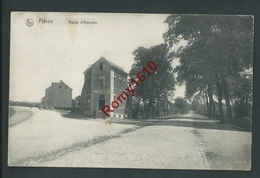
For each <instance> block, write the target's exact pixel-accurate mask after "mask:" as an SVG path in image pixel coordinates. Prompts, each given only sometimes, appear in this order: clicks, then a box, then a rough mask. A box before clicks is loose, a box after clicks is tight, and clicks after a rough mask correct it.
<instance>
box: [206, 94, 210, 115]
mask: <svg viewBox="0 0 260 178" xmlns="http://www.w3.org/2000/svg"><path fill="white" fill-rule="evenodd" d="M205 98H206V103H207V113H208V118H209V117H210V114H209V100H208V94H206V97H205Z"/></svg>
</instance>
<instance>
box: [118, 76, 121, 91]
mask: <svg viewBox="0 0 260 178" xmlns="http://www.w3.org/2000/svg"><path fill="white" fill-rule="evenodd" d="M118 89H121V78H120V79H119V81H118Z"/></svg>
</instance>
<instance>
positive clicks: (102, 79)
mask: <svg viewBox="0 0 260 178" xmlns="http://www.w3.org/2000/svg"><path fill="white" fill-rule="evenodd" d="M99 86H100V87H102V88H103V87H106V78H105V76H99Z"/></svg>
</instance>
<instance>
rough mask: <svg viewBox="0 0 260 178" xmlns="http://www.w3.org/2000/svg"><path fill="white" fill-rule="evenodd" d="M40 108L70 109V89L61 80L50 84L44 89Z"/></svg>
mask: <svg viewBox="0 0 260 178" xmlns="http://www.w3.org/2000/svg"><path fill="white" fill-rule="evenodd" d="M41 105H42V107H46V108H60V109H62V108H70V107H71V106H72V89H71V88H70V87H69V86H68V85H67V84H66V83H64V82H63V81H62V80H61V81H60V82H59V83H57V82H52V83H51V86H49V87H48V88H47V89H45V96H44V97H43V98H42V99H41Z"/></svg>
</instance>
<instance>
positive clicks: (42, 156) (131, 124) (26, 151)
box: [8, 12, 254, 170]
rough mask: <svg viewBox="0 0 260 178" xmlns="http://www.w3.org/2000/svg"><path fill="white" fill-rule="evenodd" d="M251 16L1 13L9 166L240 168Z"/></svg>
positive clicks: (247, 159)
mask: <svg viewBox="0 0 260 178" xmlns="http://www.w3.org/2000/svg"><path fill="white" fill-rule="evenodd" d="M253 27H254V18H253V16H245V15H236V16H235V15H234V16H231V15H184V14H127V13H67V12H66V13H61V12H59V13H57V12H12V13H11V32H10V33H11V40H10V42H11V43H10V45H11V46H10V92H9V93H10V95H9V98H10V105H9V129H8V165H9V166H12V167H17V166H18V167H84V168H90V167H97V168H134V169H185V170H187V169H193V170H194V169H199V170H251V150H252V149H251V147H252V129H251V128H252V104H253V103H252V102H253V101H252V96H253V93H252V88H253V80H252V78H253V35H254V28H253Z"/></svg>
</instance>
